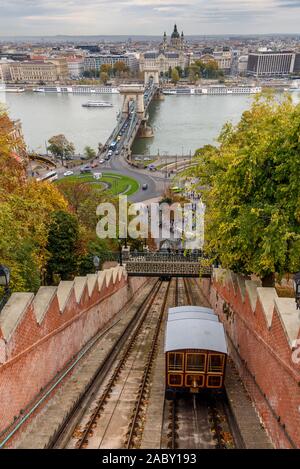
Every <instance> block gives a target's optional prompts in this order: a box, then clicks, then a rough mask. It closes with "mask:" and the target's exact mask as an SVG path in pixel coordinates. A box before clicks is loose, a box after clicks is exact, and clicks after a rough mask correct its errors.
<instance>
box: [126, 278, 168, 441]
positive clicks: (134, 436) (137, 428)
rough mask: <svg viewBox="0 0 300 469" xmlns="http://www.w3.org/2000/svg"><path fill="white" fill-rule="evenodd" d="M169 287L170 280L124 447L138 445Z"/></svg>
mask: <svg viewBox="0 0 300 469" xmlns="http://www.w3.org/2000/svg"><path fill="white" fill-rule="evenodd" d="M169 288H170V282H169V283H168V287H167V290H166V294H165V296H164V300H163V303H162V306H161V310H160V314H159V318H158V322H157V326H156V328H155V331H154V335H153V338H152V341H151V348H150V352H149V354H148V357H147V362H146V367H145V371H144V374H143V377H142V382H141V385H140V387H139V392H138V396H137V399H136V402H135V408H134V412H133V415H132V418H131V421H130V424H129V432H128V433H127V435H126V441H125V445H124V446H125V448H127V449H130V448H135V447H137V446H138V441H139V440H140V437H141V434H140V433H141V425H140V424H141V421H142V416H143V415H144V414H145V412H144V403H145V399H146V398H147V396H148V394H149V379H150V375H151V371H152V366H153V362H154V358H155V355H156V350H157V340H158V335H159V331H160V328H161V323H162V320H163V315H164V312H165V307H166V302H167V298H168V294H169Z"/></svg>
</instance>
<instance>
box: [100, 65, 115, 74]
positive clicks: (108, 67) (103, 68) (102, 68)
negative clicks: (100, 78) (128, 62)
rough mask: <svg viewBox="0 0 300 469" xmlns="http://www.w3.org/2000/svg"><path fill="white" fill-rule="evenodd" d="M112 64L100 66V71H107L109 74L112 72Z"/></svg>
mask: <svg viewBox="0 0 300 469" xmlns="http://www.w3.org/2000/svg"><path fill="white" fill-rule="evenodd" d="M112 71H113V70H112V66H111V65H110V64H102V65H101V67H100V73H107V75H108V76H110V75H111V74H112Z"/></svg>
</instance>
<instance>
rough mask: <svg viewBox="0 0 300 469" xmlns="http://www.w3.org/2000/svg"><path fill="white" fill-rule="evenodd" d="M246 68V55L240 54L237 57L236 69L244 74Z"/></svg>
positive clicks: (240, 73)
mask: <svg viewBox="0 0 300 469" xmlns="http://www.w3.org/2000/svg"><path fill="white" fill-rule="evenodd" d="M247 68H248V55H241V56H240V57H239V58H238V63H237V71H238V74H239V75H246V73H247Z"/></svg>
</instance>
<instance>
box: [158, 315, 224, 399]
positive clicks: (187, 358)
mask: <svg viewBox="0 0 300 469" xmlns="http://www.w3.org/2000/svg"><path fill="white" fill-rule="evenodd" d="M226 358H227V344H226V338H225V332H224V328H223V324H221V323H220V322H219V319H218V317H217V315H216V314H215V313H214V311H213V310H212V309H210V308H205V307H200V306H179V307H176V308H170V309H169V312H168V319H167V325H166V333H165V363H166V397H167V398H173V397H175V396H176V394H178V393H182V392H190V393H199V392H200V391H201V390H213V389H217V390H218V389H219V390H220V389H222V388H223V387H224V378H225V368H226Z"/></svg>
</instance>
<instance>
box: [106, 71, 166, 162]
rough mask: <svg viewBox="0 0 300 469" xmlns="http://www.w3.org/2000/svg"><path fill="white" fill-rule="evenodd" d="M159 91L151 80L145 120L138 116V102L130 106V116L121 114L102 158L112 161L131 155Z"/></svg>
mask: <svg viewBox="0 0 300 469" xmlns="http://www.w3.org/2000/svg"><path fill="white" fill-rule="evenodd" d="M157 90H158V86H157V85H155V84H154V83H153V82H152V80H149V82H148V83H147V84H146V86H145V89H144V109H145V112H144V118H141V117H140V116H139V115H138V113H137V109H136V102H134V101H132V102H131V104H130V106H129V113H128V116H124V115H123V114H122V112H120V113H119V115H118V122H117V125H116V127H115V128H114V130H113V132H112V133H111V135H110V136H109V138H108V140H107V141H106V143H105V145H104V147H103V151H102V153H101V155H100V158H103V159H110V157H111V156H112V155H120V156H124V157H126V156H128V155H129V154H130V149H131V146H132V144H133V142H134V139H135V138H136V135H137V133H138V131H139V128H140V126H141V124H142V122H145V121H146V120H147V111H148V108H149V105H150V103H151V101H152V99H153V97H154V95H155V93H156V92H157ZM114 142H115V144H114Z"/></svg>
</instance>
